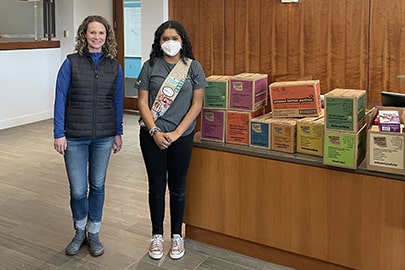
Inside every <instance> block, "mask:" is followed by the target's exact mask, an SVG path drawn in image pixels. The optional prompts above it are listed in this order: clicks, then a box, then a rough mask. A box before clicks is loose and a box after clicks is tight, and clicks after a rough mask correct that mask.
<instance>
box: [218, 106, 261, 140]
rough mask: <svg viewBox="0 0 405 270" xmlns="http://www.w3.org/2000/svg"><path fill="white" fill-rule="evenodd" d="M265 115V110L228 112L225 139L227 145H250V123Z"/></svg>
mask: <svg viewBox="0 0 405 270" xmlns="http://www.w3.org/2000/svg"><path fill="white" fill-rule="evenodd" d="M263 113H264V108H262V109H260V110H257V111H255V112H248V111H229V110H228V111H227V112H226V120H225V122H226V131H225V137H226V142H227V143H236V144H244V145H249V141H250V140H249V129H250V127H249V123H250V120H251V119H252V118H255V117H258V116H259V115H262V114H263Z"/></svg>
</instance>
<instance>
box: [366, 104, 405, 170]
mask: <svg viewBox="0 0 405 270" xmlns="http://www.w3.org/2000/svg"><path fill="white" fill-rule="evenodd" d="M388 116H389V117H388ZM404 119H405V109H404V108H398V107H383V106H377V107H374V108H372V109H371V110H370V111H369V112H368V115H367V122H368V124H369V126H370V128H369V129H368V130H367V170H370V171H378V172H386V173H393V174H400V175H404V174H405V164H404V159H405V158H404V156H405V133H404V124H403V123H404Z"/></svg>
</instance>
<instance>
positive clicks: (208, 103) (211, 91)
mask: <svg viewBox="0 0 405 270" xmlns="http://www.w3.org/2000/svg"><path fill="white" fill-rule="evenodd" d="M229 78H230V76H225V75H211V76H209V77H208V78H207V83H208V86H207V87H206V88H205V92H204V108H210V109H219V110H226V109H227V108H228V89H229Z"/></svg>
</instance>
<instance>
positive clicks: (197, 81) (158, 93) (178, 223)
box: [136, 21, 207, 259]
mask: <svg viewBox="0 0 405 270" xmlns="http://www.w3.org/2000/svg"><path fill="white" fill-rule="evenodd" d="M172 71H173V72H172ZM171 72H172V73H171ZM206 86H207V82H206V78H205V74H204V71H203V69H202V67H201V65H200V63H199V62H198V61H196V60H194V56H193V52H192V46H191V43H190V40H189V37H188V35H187V33H186V31H185V29H184V27H183V26H182V25H181V24H180V23H179V22H177V21H167V22H164V23H163V24H161V25H160V26H159V27H158V28H157V30H156V31H155V37H154V42H153V44H152V51H151V53H150V58H149V60H147V61H146V62H145V63H144V65H143V67H142V70H141V72H140V75H139V77H138V83H137V85H136V87H137V88H138V107H139V111H140V113H141V119H140V133H139V139H140V146H141V151H142V155H143V159H144V163H145V167H146V171H147V174H148V184H149V193H148V200H149V210H150V217H151V223H152V230H151V235H152V237H151V242H150V246H149V252H148V253H149V256H150V257H151V258H153V259H161V258H162V257H163V254H164V251H163V242H164V237H163V235H164V232H163V222H164V216H165V193H166V186H168V190H169V199H170V200H169V201H170V225H171V226H170V227H171V231H170V238H171V248H170V251H169V256H170V258H172V259H180V258H181V257H182V256H183V255H184V253H185V248H184V240H183V237H182V225H183V216H184V208H185V193H186V191H185V188H186V176H187V170H188V167H189V163H190V158H191V151H192V148H193V136H194V128H195V125H196V121H195V119H196V117H197V116H198V115H199V114H200V111H201V108H202V104H203V97H204V89H205V87H206Z"/></svg>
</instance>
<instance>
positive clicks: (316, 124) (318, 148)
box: [297, 115, 325, 156]
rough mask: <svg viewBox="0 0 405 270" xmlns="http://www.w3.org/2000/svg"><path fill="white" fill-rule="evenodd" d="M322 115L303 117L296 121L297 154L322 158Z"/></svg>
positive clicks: (323, 125) (323, 124)
mask: <svg viewBox="0 0 405 270" xmlns="http://www.w3.org/2000/svg"><path fill="white" fill-rule="evenodd" d="M324 120H325V118H324V117H323V115H321V116H318V117H304V118H301V119H298V120H297V152H298V153H303V154H309V155H315V156H323V131H324V127H325V123H324Z"/></svg>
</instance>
